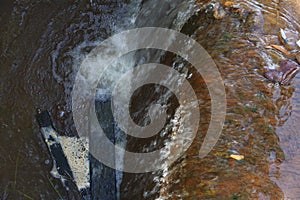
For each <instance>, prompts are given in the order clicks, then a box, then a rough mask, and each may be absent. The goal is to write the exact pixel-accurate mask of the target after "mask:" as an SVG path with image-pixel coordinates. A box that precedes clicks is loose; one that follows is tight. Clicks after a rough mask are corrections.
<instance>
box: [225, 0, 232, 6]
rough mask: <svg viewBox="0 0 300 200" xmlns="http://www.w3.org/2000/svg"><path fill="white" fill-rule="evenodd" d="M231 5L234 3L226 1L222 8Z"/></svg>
mask: <svg viewBox="0 0 300 200" xmlns="http://www.w3.org/2000/svg"><path fill="white" fill-rule="evenodd" d="M233 5H234V2H232V1H226V2H225V4H224V6H226V7H231V6H233Z"/></svg>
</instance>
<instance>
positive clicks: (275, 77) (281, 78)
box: [265, 60, 300, 85]
mask: <svg viewBox="0 0 300 200" xmlns="http://www.w3.org/2000/svg"><path fill="white" fill-rule="evenodd" d="M299 70H300V66H299V65H298V64H297V63H296V62H294V61H291V60H285V61H281V62H280V63H279V68H277V69H274V70H269V71H267V72H266V73H265V77H266V78H267V79H269V80H271V81H273V82H276V83H280V84H281V85H289V84H290V82H291V81H292V79H293V78H294V77H295V76H296V74H297V73H298V72H299Z"/></svg>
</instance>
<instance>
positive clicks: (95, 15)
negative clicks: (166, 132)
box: [0, 0, 300, 199]
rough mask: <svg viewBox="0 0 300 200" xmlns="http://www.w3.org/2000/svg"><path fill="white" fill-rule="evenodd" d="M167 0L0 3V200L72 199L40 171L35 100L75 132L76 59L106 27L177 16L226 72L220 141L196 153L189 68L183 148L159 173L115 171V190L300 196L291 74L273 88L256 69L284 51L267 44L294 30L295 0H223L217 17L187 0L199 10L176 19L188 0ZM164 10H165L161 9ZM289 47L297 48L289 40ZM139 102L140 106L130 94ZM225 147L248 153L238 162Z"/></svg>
mask: <svg viewBox="0 0 300 200" xmlns="http://www.w3.org/2000/svg"><path fill="white" fill-rule="evenodd" d="M174 2H176V3H174ZM174 2H173V3H171V2H168V1H166V3H165V4H164V5H165V6H162V4H159V3H157V2H156V1H153V2H151V1H144V2H143V3H142V4H141V3H140V2H139V1H136V2H133V1H128V2H124V1H113V2H111V1H90V2H84V3H78V2H77V1H20V0H17V1H14V2H13V3H12V2H10V1H6V2H5V1H2V2H1V3H0V13H1V14H0V22H1V27H0V31H1V33H0V35H1V38H0V39H1V42H0V49H1V52H0V66H1V73H0V80H1V91H2V92H1V95H0V98H1V106H0V109H1V110H0V111H1V112H0V123H1V140H0V158H1V164H0V177H1V182H0V199H6V198H7V199H26V198H27V199H30V198H32V199H59V195H61V196H62V197H63V198H66V199H67V198H69V199H72V198H79V197H78V194H77V193H76V191H73V192H72V191H71V192H67V191H66V190H65V188H64V187H63V186H62V185H61V183H60V182H59V181H58V180H56V179H54V178H52V177H51V176H50V174H49V172H50V170H51V166H52V165H51V159H50V156H49V154H48V151H47V147H46V145H45V144H44V142H43V140H42V137H41V135H40V133H39V128H38V125H37V123H36V120H35V113H36V109H37V108H41V109H48V110H49V111H50V113H51V115H52V117H53V123H54V127H55V129H56V130H57V131H58V132H59V133H60V134H62V135H66V136H74V135H76V134H77V133H76V129H75V127H74V123H73V120H72V113H71V91H72V87H73V82H74V77H75V72H76V71H77V69H78V66H79V63H80V62H81V61H82V59H83V58H84V56H85V55H86V54H87V53H89V52H90V50H91V49H92V48H93V47H95V46H96V45H97V44H99V42H101V41H102V40H103V39H105V38H108V37H109V36H111V35H112V34H113V33H117V32H120V31H121V30H125V29H127V28H131V27H134V26H137V27H141V26H150V25H151V26H154V25H155V26H162V27H172V28H174V29H181V27H182V26H183V28H182V32H183V33H185V34H187V35H190V36H191V37H193V38H194V39H196V40H197V41H198V42H200V44H201V45H202V46H203V47H204V48H205V49H206V50H207V51H208V52H209V53H210V55H211V56H212V57H213V59H214V61H215V62H216V64H217V66H218V68H219V70H220V73H221V75H222V78H223V80H224V84H225V88H226V95H227V117H226V122H225V126H224V129H223V132H222V135H221V138H220V139H219V141H218V143H217V145H216V146H215V148H214V149H213V151H212V152H211V153H210V154H209V155H208V156H207V157H205V158H204V159H200V158H199V157H198V156H197V155H198V152H199V148H200V146H201V143H202V142H203V138H204V136H205V133H206V131H207V126H208V122H209V119H210V97H209V94H208V91H207V88H206V86H205V83H204V81H203V79H202V78H201V76H200V75H199V74H198V75H197V74H196V73H193V74H195V75H193V76H192V77H191V79H190V80H189V81H190V83H191V84H192V86H193V87H194V89H195V91H197V92H196V93H197V97H198V98H199V99H200V100H201V101H200V105H199V107H200V110H201V119H200V129H199V131H198V133H197V136H196V139H195V140H194V142H193V144H192V146H191V147H190V149H189V150H188V151H187V153H186V154H185V155H184V156H182V158H180V159H179V160H178V161H177V162H175V163H174V164H173V165H172V166H170V167H169V168H166V169H164V170H163V171H162V172H159V173H153V174H146V175H144V174H141V175H136V174H123V182H122V183H120V184H121V185H120V188H119V190H120V193H121V194H120V195H121V196H120V197H121V199H122V198H123V199H130V198H132V197H133V196H135V197H137V196H138V197H139V198H145V199H155V198H157V199H299V198H300V185H299V182H298V180H299V178H300V177H298V176H299V172H298V171H299V170H298V169H300V162H299V161H300V158H299V156H298V155H299V154H298V152H299V146H300V145H299V143H300V140H299V139H298V138H299V137H297V134H298V132H299V130H300V129H299V127H298V126H299V123H298V122H299V117H300V114H299V113H300V109H299V106H300V100H299V99H300V98H299V97H300V96H299V95H300V92H299V90H300V86H299V85H300V84H298V83H300V82H299V81H300V78H299V77H300V76H299V75H297V76H296V78H295V79H294V81H292V83H291V85H290V86H276V85H274V84H271V83H270V82H268V81H266V79H265V78H264V77H263V74H264V72H265V70H267V69H268V68H271V67H272V66H273V65H276V63H278V61H279V60H281V59H287V58H288V57H289V56H286V55H283V54H281V53H280V52H279V53H278V52H276V51H275V50H270V49H266V48H265V47H266V46H268V45H271V44H278V45H280V44H281V43H280V41H279V39H278V35H279V28H282V29H284V30H285V31H286V32H287V33H288V34H287V35H288V37H289V38H290V39H291V40H299V39H300V35H299V31H300V25H299V19H300V12H299V10H300V9H299V8H300V3H299V2H298V1H276V0H271V1H270V0H268V1H254V0H251V1H239V0H236V1H231V3H230V4H229V3H228V2H227V4H226V2H225V1H221V5H222V7H223V9H224V10H225V11H226V15H225V16H224V17H223V18H222V19H219V20H217V19H215V18H214V17H213V11H212V10H211V9H209V8H210V7H209V6H208V4H209V2H208V1H201V2H200V3H195V5H197V6H196V7H195V8H196V9H194V10H197V11H195V12H196V13H197V14H194V15H193V16H192V17H191V18H190V19H189V20H188V21H185V20H184V19H185V17H184V14H186V16H189V14H190V13H191V11H190V10H189V9H191V8H190V7H188V6H185V7H184V6H182V5H181V4H180V3H179V2H180V1H174ZM188 5H190V4H188ZM226 5H227V6H226ZM232 5H235V6H232ZM149 6H150V7H149ZM151 6H152V7H153V8H152V10H153V12H150V13H149V12H147V11H149V10H151V9H150V8H151ZM158 7H159V8H160V9H156V8H158ZM178 7H180V8H184V9H186V10H185V11H184V10H183V11H181V12H182V15H183V17H182V18H176V14H177V12H178V11H177V10H176V8H178ZM166 10H168V11H169V12H168V13H169V14H167V16H169V17H166V16H165V15H163V14H164V13H166V12H165V11H166ZM174 10H175V11H174ZM179 10H180V9H179ZM2 11H3V12H2ZM155 11H156V12H155ZM172 11H173V12H172ZM157 13H163V14H161V15H158V14H157ZM173 15H174V16H173ZM162 18H164V20H161V19H162ZM135 19H136V20H135ZM150 19H151V20H150ZM174 20H175V21H174ZM183 22H185V23H183ZM291 48H292V49H297V50H299V48H297V47H296V45H292V47H291ZM154 54H155V53H154ZM146 60H147V58H146ZM173 60H174V57H173V56H172V55H167V56H165V58H164V59H162V62H163V63H168V64H170V65H171V64H172V63H173ZM192 72H193V71H192ZM146 98H148V97H146ZM139 106H143V105H138V101H137V107H139ZM173 108H176V106H174V107H173ZM173 112H174V111H173ZM127 142H128V143H127V145H128V148H129V149H130V148H132V149H139V150H140V149H141V148H143V147H144V143H138V142H137V141H136V140H130V139H129V140H128V141H127ZM157 142H158V144H157V146H159V143H160V142H159V141H157ZM145 143H147V142H145ZM154 146H155V145H154ZM230 154H241V155H244V156H245V159H244V160H242V161H236V160H234V159H232V158H230V157H229V156H230ZM52 184H53V185H54V187H55V188H54V187H53V185H52ZM137 185H141V187H139V186H137ZM55 189H56V190H55Z"/></svg>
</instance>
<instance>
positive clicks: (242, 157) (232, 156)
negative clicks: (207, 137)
mask: <svg viewBox="0 0 300 200" xmlns="http://www.w3.org/2000/svg"><path fill="white" fill-rule="evenodd" d="M230 158H233V159H235V160H243V159H244V158H245V157H244V156H243V155H234V154H232V155H230Z"/></svg>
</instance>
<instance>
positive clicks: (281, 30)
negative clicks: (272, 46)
mask: <svg viewBox="0 0 300 200" xmlns="http://www.w3.org/2000/svg"><path fill="white" fill-rule="evenodd" d="M280 36H281V39H282V40H283V43H285V44H286V43H287V41H288V40H287V37H286V34H285V32H284V30H283V29H282V28H281V29H280Z"/></svg>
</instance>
